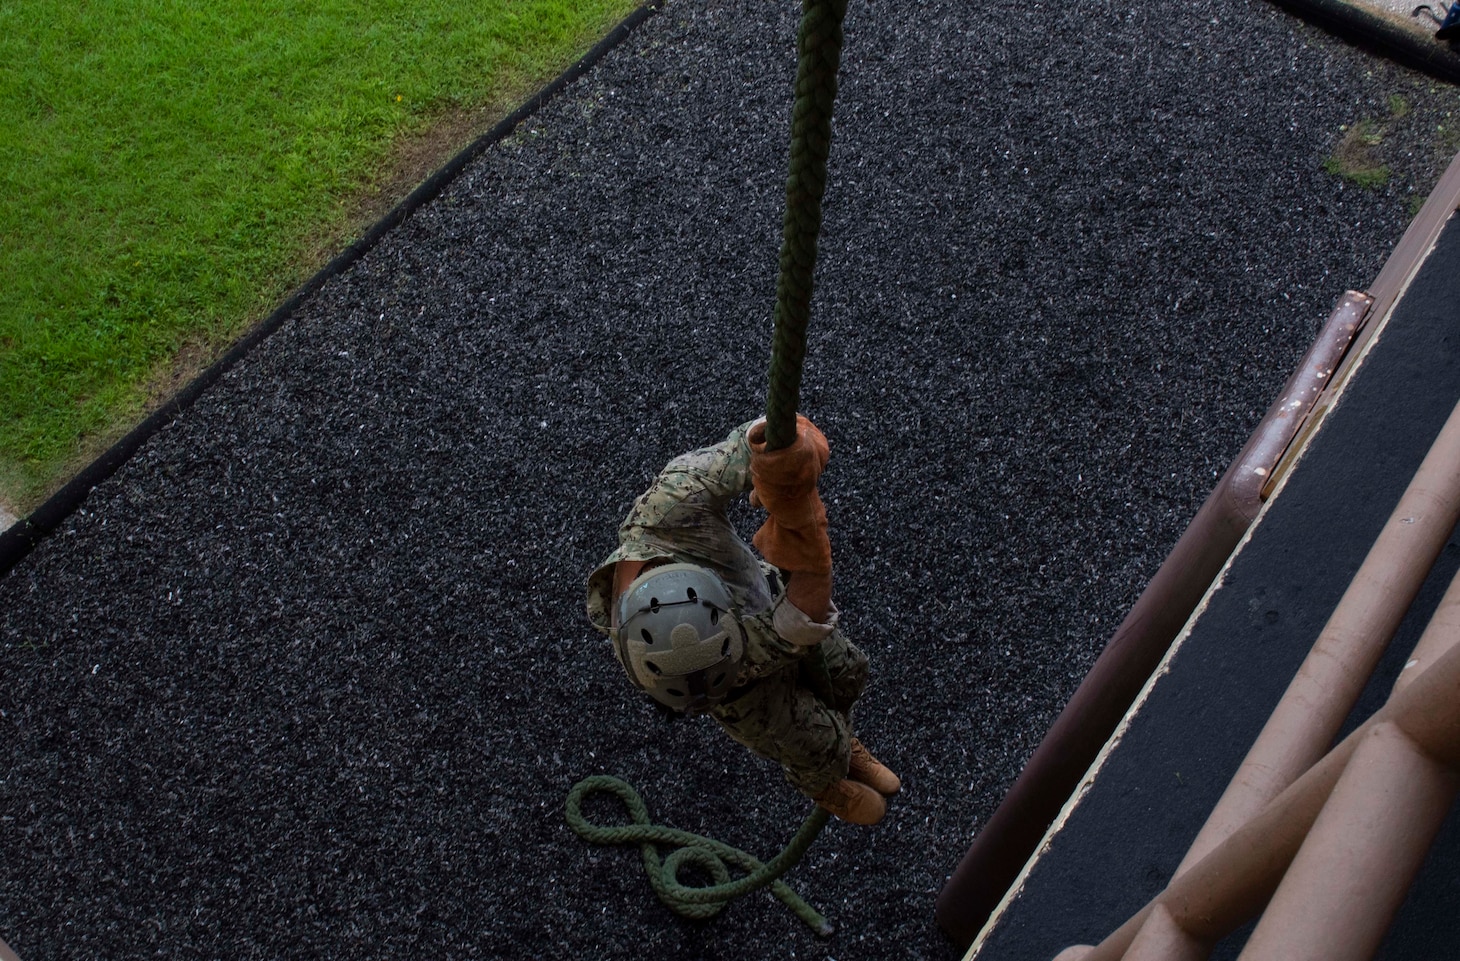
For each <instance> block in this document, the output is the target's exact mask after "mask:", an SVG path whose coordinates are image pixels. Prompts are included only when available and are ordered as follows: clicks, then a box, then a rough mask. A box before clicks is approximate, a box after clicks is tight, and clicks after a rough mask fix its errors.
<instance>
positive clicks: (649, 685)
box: [587, 415, 901, 825]
mask: <svg viewBox="0 0 1460 961" xmlns="http://www.w3.org/2000/svg"><path fill="white" fill-rule="evenodd" d="M795 424H796V436H795V438H794V440H793V441H792V443H791V444H790V445H789V446H783V447H781V448H780V449H776V450H767V443H766V438H765V434H766V423H765V421H764V419H762V420H757V421H752V422H749V423H746V424H742V425H740V426H739V427H737V428H735V429H734V430H733V431H731V432H730V435H729V436H728V437H727V438H726V439H725V440H724V441H722V442H720V443H718V444H714V445H712V446H709V447H704V448H700V449H699V450H695V451H692V452H690V453H688V454H684V455H682V456H680V457H677V458H675V459H674V460H672V461H670V462H669V464H668V465H667V466H666V467H665V468H664V469H663V471H661V472H660V474H659V476H658V478H657V479H656V480H655V481H654V483H653V485H652V486H651V487H650V488H649V489H648V491H646V492H645V493H644V494H643V495H642V496H640V497H639V499H638V500H637V501H636V502H635V504H634V506H633V509H632V510H631V511H630V513H629V516H628V518H627V519H625V521H624V522H623V524H622V525H621V526H620V528H619V547H618V548H617V549H616V550H615V551H614V552H613V553H612V554H610V555H609V556H608V557H607V558H606V559H605V560H604V561H603V563H602V564H600V565H599V566H598V567H597V568H596V569H595V570H594V571H593V573H592V574H591V575H590V576H589V579H588V602H587V606H588V617H589V620H590V621H591V622H592V624H593V626H594V627H595V628H596V629H597V630H599V631H600V632H602V633H604V634H607V635H608V636H609V638H610V639H611V641H612V646H613V652H614V654H615V655H616V657H617V658H618V661H619V663H620V664H621V665H622V666H623V669H624V671H625V673H627V675H628V678H629V680H630V681H631V682H632V683H633V685H634V686H636V687H638V688H639V689H641V690H643V691H645V692H647V693H648V695H649V696H650V697H652V698H653V699H654V700H655V701H657V702H658V703H660V704H662V705H664V706H666V707H668V708H671V709H673V710H675V711H678V712H684V713H692V714H693V713H707V714H709V715H710V716H711V717H713V718H714V719H715V720H716V721H717V722H718V723H719V725H720V726H721V727H722V728H724V729H725V731H726V732H727V733H728V734H729V735H730V736H731V737H732V738H734V739H735V740H736V741H738V742H740V743H741V744H743V745H745V746H746V747H747V748H749V749H750V750H751V751H753V752H754V753H756V754H757V755H759V756H761V757H763V758H767V759H769V760H773V761H776V762H777V763H779V764H780V765H781V767H782V769H783V770H784V771H785V775H786V779H787V780H788V781H790V782H791V784H792V785H793V786H795V787H796V789H797V790H799V791H800V792H801V793H803V794H805V795H807V796H808V797H810V798H812V799H813V800H814V801H815V802H816V803H817V804H818V805H820V806H821V807H822V808H824V809H826V810H827V811H830V812H831V813H832V814H834V815H836V816H837V817H838V818H841V819H842V820H844V821H848V822H850V823H853V824H864V825H871V824H876V823H877V822H878V821H880V820H881V819H882V817H883V815H884V813H885V812H886V808H887V805H886V801H885V800H884V798H886V797H889V796H891V795H893V794H896V793H897V792H898V791H899V790H900V789H901V782H900V781H899V779H898V777H897V775H895V774H893V773H892V771H890V770H889V769H888V768H887V767H886V766H884V765H883V764H882V763H881V762H879V761H878V760H877V759H876V758H875V757H873V756H872V754H871V753H870V752H868V750H867V748H866V747H865V746H864V745H863V744H862V742H861V741H860V740H858V739H857V738H856V737H855V736H854V735H853V733H852V717H851V715H852V705H853V704H854V703H855V702H856V701H857V699H858V697H860V696H861V694H862V691H863V688H864V687H865V686H866V683H867V658H866V656H865V655H864V654H863V653H862V652H861V651H860V650H858V649H857V647H856V646H854V645H853V644H852V643H851V642H850V641H848V640H847V638H846V637H845V636H844V635H843V634H842V632H841V631H840V630H839V629H838V628H837V620H838V611H837V608H836V606H835V604H833V603H832V597H831V584H832V579H831V541H830V538H829V537H828V533H827V520H826V509H825V507H824V506H823V504H822V502H821V497H820V495H819V494H818V493H817V480H818V478H819V477H820V475H821V472H822V470H823V469H824V468H825V467H826V463H827V459H828V457H829V456H830V450H829V446H828V444H827V441H826V438H825V436H823V434H822V433H821V431H820V430H818V429H817V428H816V426H815V425H813V424H812V423H811V421H810V420H808V419H807V418H805V417H804V416H801V415H797V416H796V420H795ZM746 492H750V503H751V504H752V505H754V506H757V507H763V508H764V509H765V510H766V511H767V514H768V516H767V519H766V521H765V523H764V524H763V525H762V526H761V528H760V529H759V530H758V531H757V532H756V533H755V535H754V537H753V538H752V542H753V543H754V545H755V547H756V548H758V549H759V550H760V552H761V554H762V555H763V556H764V558H765V561H761V560H759V559H758V558H757V557H756V555H755V553H754V552H753V551H752V550H751V548H750V546H749V545H747V544H746V543H745V542H744V541H743V540H742V539H741V538H740V537H739V536H738V535H737V534H736V533H735V531H734V529H733V528H732V526H731V524H730V521H729V519H728V517H727V516H726V508H727V507H728V505H729V504H730V503H731V502H732V501H733V500H734V499H735V498H737V497H739V496H740V495H742V494H744V493H746ZM766 561H768V562H769V563H766Z"/></svg>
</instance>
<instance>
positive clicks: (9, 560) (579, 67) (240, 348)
mask: <svg viewBox="0 0 1460 961" xmlns="http://www.w3.org/2000/svg"><path fill="white" fill-rule="evenodd" d="M661 2H662V0H647V2H645V3H644V4H642V5H641V6H639V7H637V8H636V9H635V10H634V11H633V12H632V13H630V14H629V15H628V16H627V17H625V18H624V19H623V20H622V21H620V22H619V23H618V25H617V26H615V27H614V28H613V29H612V30H610V31H609V32H608V34H607V36H605V37H604V38H603V39H602V40H600V41H599V42H598V43H597V44H595V45H594V46H593V48H592V49H590V50H589V51H588V52H587V53H586V54H584V55H583V56H582V57H581V58H579V59H578V61H577V62H575V63H574V64H573V65H572V66H570V67H569V68H568V69H567V70H565V71H563V72H562V73H561V74H559V75H558V76H557V77H556V78H555V79H554V80H553V81H552V82H551V83H549V84H548V85H547V86H545V87H543V88H542V89H541V90H539V91H538V92H537V93H536V94H534V95H533V96H532V97H530V98H528V99H527V100H526V101H524V102H523V103H522V104H521V105H520V106H519V107H518V108H517V109H516V110H514V111H513V112H512V113H511V114H509V115H507V116H506V117H505V118H503V119H502V120H501V121H500V122H499V123H497V125H496V126H494V127H493V128H492V129H491V130H489V131H488V132H486V133H484V134H482V135H481V136H480V137H478V138H477V139H476V140H474V141H472V142H471V143H470V144H468V145H467V146H466V147H465V148H463V149H462V150H461V151H460V152H459V153H457V154H456V155H455V156H454V157H452V158H451V159H450V160H449V161H447V162H446V164H445V165H444V166H442V167H441V168H440V169H438V170H437V171H436V172H435V173H433V174H432V175H431V176H430V177H428V178H426V180H425V181H423V182H422V183H421V184H420V185H419V186H417V187H416V189H414V190H412V191H411V192H410V193H409V194H408V195H406V198H405V199H404V200H402V201H401V202H400V203H398V204H396V205H395V206H394V207H393V208H391V210H390V211H389V212H387V213H386V214H385V216H384V217H381V218H380V219H379V220H377V221H376V222H375V223H374V224H373V225H372V226H371V227H370V229H369V230H367V231H366V232H365V234H364V236H362V237H361V238H360V239H359V240H356V241H355V242H354V243H353V244H351V245H350V246H349V247H347V248H346V249H345V250H344V251H342V252H341V253H339V254H338V255H336V256H335V258H334V259H333V260H331V261H330V262H329V263H328V264H326V265H325V266H324V267H323V268H322V269H321V270H320V271H319V273H317V274H315V275H314V276H313V277H311V278H310V279H309V280H307V281H305V283H304V284H303V285H302V286H301V287H299V288H298V289H297V290H296V291H295V292H294V293H293V294H292V295H290V296H289V298H288V299H287V300H285V301H284V303H282V304H281V305H279V307H278V308H277V309H276V310H275V311H274V312H273V313H272V314H270V315H269V317H268V318H267V319H266V320H264V322H263V323H261V324H259V325H258V326H257V327H255V328H254V329H253V330H251V331H249V332H248V333H247V334H246V335H245V336H244V337H243V338H242V339H241V340H239V341H238V342H237V343H236V344H234V345H233V347H232V348H230V349H229V350H228V352H227V353H225V354H224V355H223V356H222V357H220V358H219V359H218V360H216V361H214V362H213V364H212V365H210V366H209V367H208V368H207V369H206V370H204V371H203V372H202V373H201V374H199V375H198V376H197V377H195V378H194V379H193V380H192V381H190V382H189V383H188V384H186V385H185V386H184V387H183V388H182V389H181V390H180V391H178V392H177V393H176V394H174V395H173V396H172V397H170V398H169V399H168V400H167V401H166V402H165V403H163V404H162V406H161V407H159V408H158V409H157V410H155V411H153V412H152V413H151V414H150V415H148V417H147V418H146V419H145V420H143V421H142V422H141V423H140V424H138V425H137V426H136V427H134V428H132V430H130V431H129V432H128V433H127V434H126V435H125V436H123V437H122V438H121V440H119V441H117V442H116V443H115V444H113V445H112V446H111V447H110V448H108V449H107V450H106V451H104V452H103V453H102V454H101V456H99V457H97V458H96V460H94V461H92V462H91V463H90V464H88V465H87V466H86V467H85V468H83V469H82V470H81V472H80V473H78V474H77V475H76V476H75V477H73V478H71V480H70V481H68V482H67V483H66V485H65V486H63V487H62V488H61V489H60V490H58V491H57V492H56V493H55V494H53V495H51V497H50V498H49V499H47V500H46V501H45V503H43V504H41V505H40V506H39V507H37V508H36V509H35V510H33V511H31V513H30V514H29V515H27V516H26V517H22V518H20V519H19V520H17V521H16V522H15V523H14V524H12V525H10V526H9V527H8V528H6V529H5V530H3V531H0V577H3V576H4V575H6V574H7V573H9V572H10V570H11V569H12V568H14V567H15V565H16V564H18V563H20V561H21V560H23V559H24V558H25V557H26V556H27V555H28V554H29V553H30V552H31V551H32V550H33V549H34V548H35V546H36V545H37V544H39V543H40V542H41V541H42V540H43V539H44V538H45V537H46V536H47V535H48V534H50V533H51V532H53V531H54V530H56V528H58V527H59V526H61V524H62V523H63V522H64V521H65V520H66V518H67V517H70V516H71V514H73V513H75V511H76V509H77V508H79V507H80V506H81V504H82V502H83V501H85V500H86V497H87V495H89V494H90V493H91V491H92V489H93V488H95V487H96V486H97V485H98V484H100V483H102V482H103V481H105V480H106V479H107V478H109V477H111V476H112V475H113V474H114V473H116V472H117V470H119V469H120V468H121V466H122V465H123V464H125V463H126V462H127V460H128V459H129V458H131V456H132V455H133V454H135V453H136V452H137V450H138V449H139V448H141V447H142V445H143V444H145V443H146V442H147V441H148V440H150V439H151V438H152V436H153V435H154V434H156V433H157V432H158V431H160V430H162V429H163V428H164V427H166V426H167V425H168V424H169V423H171V421H172V420H173V418H175V417H177V416H178V415H179V414H181V413H182V412H183V411H185V410H187V409H188V408H189V407H191V406H192V405H193V404H194V403H195V402H196V401H197V399H198V398H199V397H201V396H202V394H203V392H204V391H206V390H207V389H208V388H209V387H211V386H212V385H213V384H214V383H216V382H217V380H218V378H220V377H222V376H223V375H224V374H225V373H227V371H228V370H229V369H230V368H231V367H233V365H234V364H236V363H238V361H240V360H241V359H242V358H243V357H244V356H246V355H247V354H248V353H249V351H251V350H253V348H254V347H256V346H258V345H259V344H260V343H262V342H263V341H264V340H265V339H267V338H268V336H269V335H270V334H272V333H274V331H276V330H278V329H279V328H280V327H282V326H283V325H284V323H285V322H286V321H288V320H289V319H290V318H291V317H293V315H294V312H295V311H296V310H297V309H298V308H299V306H300V305H301V304H302V303H303V302H304V301H305V300H306V299H308V298H309V297H310V296H312V295H313V294H314V293H315V292H316V291H318V290H319V289H320V288H321V287H322V286H324V284H325V283H326V282H327V281H329V280H330V279H332V278H334V277H336V276H338V275H340V274H342V273H344V272H345V271H346V270H347V269H348V268H349V267H351V266H352V265H353V264H354V263H355V262H356V261H357V260H359V259H360V258H361V257H363V256H364V255H365V254H366V253H368V252H369V251H370V250H372V249H373V248H374V247H375V245H376V244H378V243H379V242H380V241H381V239H382V238H383V237H384V236H385V235H386V234H387V233H389V232H390V231H391V230H393V229H395V228H396V227H398V226H400V225H401V224H402V223H404V222H405V221H406V220H407V219H408V218H409V217H410V216H411V214H413V213H415V211H416V210H418V209H420V208H421V207H423V206H424V205H425V204H427V203H429V202H430V201H431V200H434V199H435V198H436V197H437V196H438V195H439V194H440V193H441V192H442V191H443V190H445V189H446V187H447V185H448V184H450V183H451V182H452V181H453V180H455V179H456V177H457V175H458V174H460V173H461V172H462V170H464V169H465V168H466V166H467V164H469V163H471V162H472V161H473V160H475V159H476V158H477V157H478V156H479V155H480V154H481V153H483V152H484V151H485V150H486V149H487V148H489V147H491V146H492V145H494V144H496V143H497V142H499V141H501V140H502V139H504V138H505V137H507V136H508V135H509V134H511V133H512V131H513V130H515V129H516V128H517V126H518V125H519V124H521V123H522V122H523V121H524V120H526V119H527V118H528V117H530V116H532V115H533V114H534V113H536V112H537V111H538V110H539V109H541V108H542V106H543V105H544V104H546V103H547V102H548V101H550V100H551V99H552V98H553V97H555V96H557V95H558V94H559V93H561V92H562V91H563V90H564V89H566V88H567V86H568V85H569V84H571V83H572V82H573V81H575V80H577V79H578V78H579V77H581V76H583V75H584V74H585V73H587V72H588V71H589V70H590V69H591V68H592V67H593V66H594V64H596V63H598V61H600V60H602V59H603V57H604V56H606V55H607V54H608V52H609V51H610V50H612V49H614V48H615V47H617V46H618V45H619V44H620V43H622V42H623V41H624V40H625V39H627V38H628V36H629V35H630V34H631V33H632V32H633V31H634V30H635V29H637V28H638V27H639V26H640V25H641V24H642V23H643V22H644V21H645V20H647V19H648V18H649V17H651V16H653V15H654V14H655V13H657V12H658V11H659V8H660V5H661Z"/></svg>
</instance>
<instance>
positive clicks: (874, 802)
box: [813, 780, 887, 824]
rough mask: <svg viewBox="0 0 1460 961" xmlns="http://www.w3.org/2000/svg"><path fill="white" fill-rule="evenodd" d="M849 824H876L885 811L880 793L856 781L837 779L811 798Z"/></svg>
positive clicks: (884, 802)
mask: <svg viewBox="0 0 1460 961" xmlns="http://www.w3.org/2000/svg"><path fill="white" fill-rule="evenodd" d="M813 800H815V801H816V803H817V804H819V805H821V806H822V807H824V808H826V809H827V810H828V811H830V812H831V813H832V814H835V815H836V816H837V817H839V818H841V819H842V820H843V821H846V822H847V823H849V824H876V823H877V822H878V821H880V820H882V815H884V814H886V813H887V802H886V801H884V800H882V795H880V794H878V793H877V792H876V791H874V790H872V789H871V788H869V787H868V786H867V785H865V784H858V783H857V782H856V781H851V780H842V781H837V782H836V783H835V784H833V785H832V786H831V787H829V788H827V789H826V790H825V791H822V792H821V793H820V794H818V795H816V797H815V798H814V799H813Z"/></svg>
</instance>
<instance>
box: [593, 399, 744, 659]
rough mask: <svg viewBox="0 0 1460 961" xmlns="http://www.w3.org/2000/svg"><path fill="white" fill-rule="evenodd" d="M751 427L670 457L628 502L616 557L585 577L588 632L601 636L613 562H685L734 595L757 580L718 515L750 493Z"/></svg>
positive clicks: (729, 528)
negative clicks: (723, 583)
mask: <svg viewBox="0 0 1460 961" xmlns="http://www.w3.org/2000/svg"><path fill="white" fill-rule="evenodd" d="M752 423H754V421H751V422H747V423H745V424H741V425H740V426H739V427H737V428H735V429H734V430H733V431H731V432H730V435H729V436H728V437H726V438H725V439H724V440H723V441H721V442H720V443H718V444H713V445H711V446H709V447H701V448H699V449H698V450H694V451H690V452H689V453H688V454H682V455H680V456H679V457H676V458H674V460H672V461H670V462H669V463H668V464H666V465H665V467H664V469H663V470H662V471H660V472H659V476H658V477H657V478H655V480H654V483H653V484H652V485H650V487H649V489H648V490H647V491H645V492H644V493H643V494H641V495H640V496H639V498H638V500H636V501H634V506H633V508H632V509H631V510H630V511H629V515H628V517H627V518H625V519H624V522H623V524H622V525H620V526H619V547H618V550H616V551H614V552H613V553H612V554H610V555H609V556H608V557H607V558H606V559H605V560H604V561H603V563H602V564H600V565H599V567H598V568H597V570H595V571H594V572H593V574H592V575H591V576H590V577H589V581H588V615H589V620H590V621H592V622H593V625H594V626H595V627H596V628H598V629H599V630H601V631H605V632H606V631H607V628H608V604H609V603H610V600H611V598H610V594H611V591H612V577H613V574H612V571H613V565H615V564H617V563H618V562H619V561H647V560H653V559H655V558H660V557H674V558H680V559H686V560H692V561H693V562H695V563H699V564H704V565H705V566H707V567H710V568H711V569H713V570H715V571H716V572H717V573H718V574H719V575H720V576H721V577H722V578H723V579H725V581H726V582H727V584H729V586H730V588H731V591H732V593H735V594H743V592H744V591H745V590H746V587H745V584H746V582H747V581H748V580H749V579H750V578H752V577H755V576H758V575H756V574H755V572H756V571H757V570H758V568H757V562H756V560H755V557H754V555H753V554H752V553H751V551H750V548H749V547H748V546H747V545H746V544H745V542H744V541H742V540H741V539H740V537H739V535H737V534H736V533H735V531H734V528H733V527H732V526H731V524H730V521H729V520H728V518H727V517H726V514H725V511H726V508H727V507H728V506H729V504H730V502H731V501H732V500H734V499H735V498H736V497H739V496H740V495H742V494H744V493H745V492H746V491H748V490H750V486H751V484H750V444H749V443H748V442H747V441H746V434H747V433H748V432H749V430H750V426H751V424H752ZM737 599H742V600H743V598H737Z"/></svg>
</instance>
